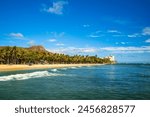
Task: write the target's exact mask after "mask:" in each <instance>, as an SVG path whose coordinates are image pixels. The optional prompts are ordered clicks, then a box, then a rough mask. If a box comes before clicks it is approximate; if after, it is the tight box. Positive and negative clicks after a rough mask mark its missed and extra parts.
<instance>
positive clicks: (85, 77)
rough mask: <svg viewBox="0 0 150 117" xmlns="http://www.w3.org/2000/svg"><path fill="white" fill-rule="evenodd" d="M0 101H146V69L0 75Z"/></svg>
mask: <svg viewBox="0 0 150 117" xmlns="http://www.w3.org/2000/svg"><path fill="white" fill-rule="evenodd" d="M0 99H1V100H150V65H149V64H115V65H101V66H90V67H80V66H79V67H70V68H58V69H42V70H41V69H40V70H23V71H12V72H0Z"/></svg>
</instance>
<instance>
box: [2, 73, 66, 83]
mask: <svg viewBox="0 0 150 117" xmlns="http://www.w3.org/2000/svg"><path fill="white" fill-rule="evenodd" d="M48 76H64V74H56V73H50V72H48V71H38V72H32V73H25V74H15V75H9V76H0V81H9V80H26V79H30V78H40V77H48Z"/></svg>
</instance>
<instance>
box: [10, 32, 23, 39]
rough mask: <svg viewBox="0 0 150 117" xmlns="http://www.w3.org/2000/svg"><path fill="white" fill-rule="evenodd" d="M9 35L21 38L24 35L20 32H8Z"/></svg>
mask: <svg viewBox="0 0 150 117" xmlns="http://www.w3.org/2000/svg"><path fill="white" fill-rule="evenodd" d="M9 36H10V37H12V38H23V37H24V36H23V34H22V33H10V34H9Z"/></svg>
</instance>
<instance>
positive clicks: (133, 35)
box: [128, 33, 140, 38]
mask: <svg viewBox="0 0 150 117" xmlns="http://www.w3.org/2000/svg"><path fill="white" fill-rule="evenodd" d="M128 37H129V38H135V37H140V34H139V33H134V34H132V35H128Z"/></svg>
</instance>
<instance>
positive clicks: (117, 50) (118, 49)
mask: <svg viewBox="0 0 150 117" xmlns="http://www.w3.org/2000/svg"><path fill="white" fill-rule="evenodd" d="M101 50H105V51H113V52H115V53H120V52H122V51H123V52H132V53H137V52H150V46H141V47H132V46H131V47H105V48H101Z"/></svg>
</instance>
